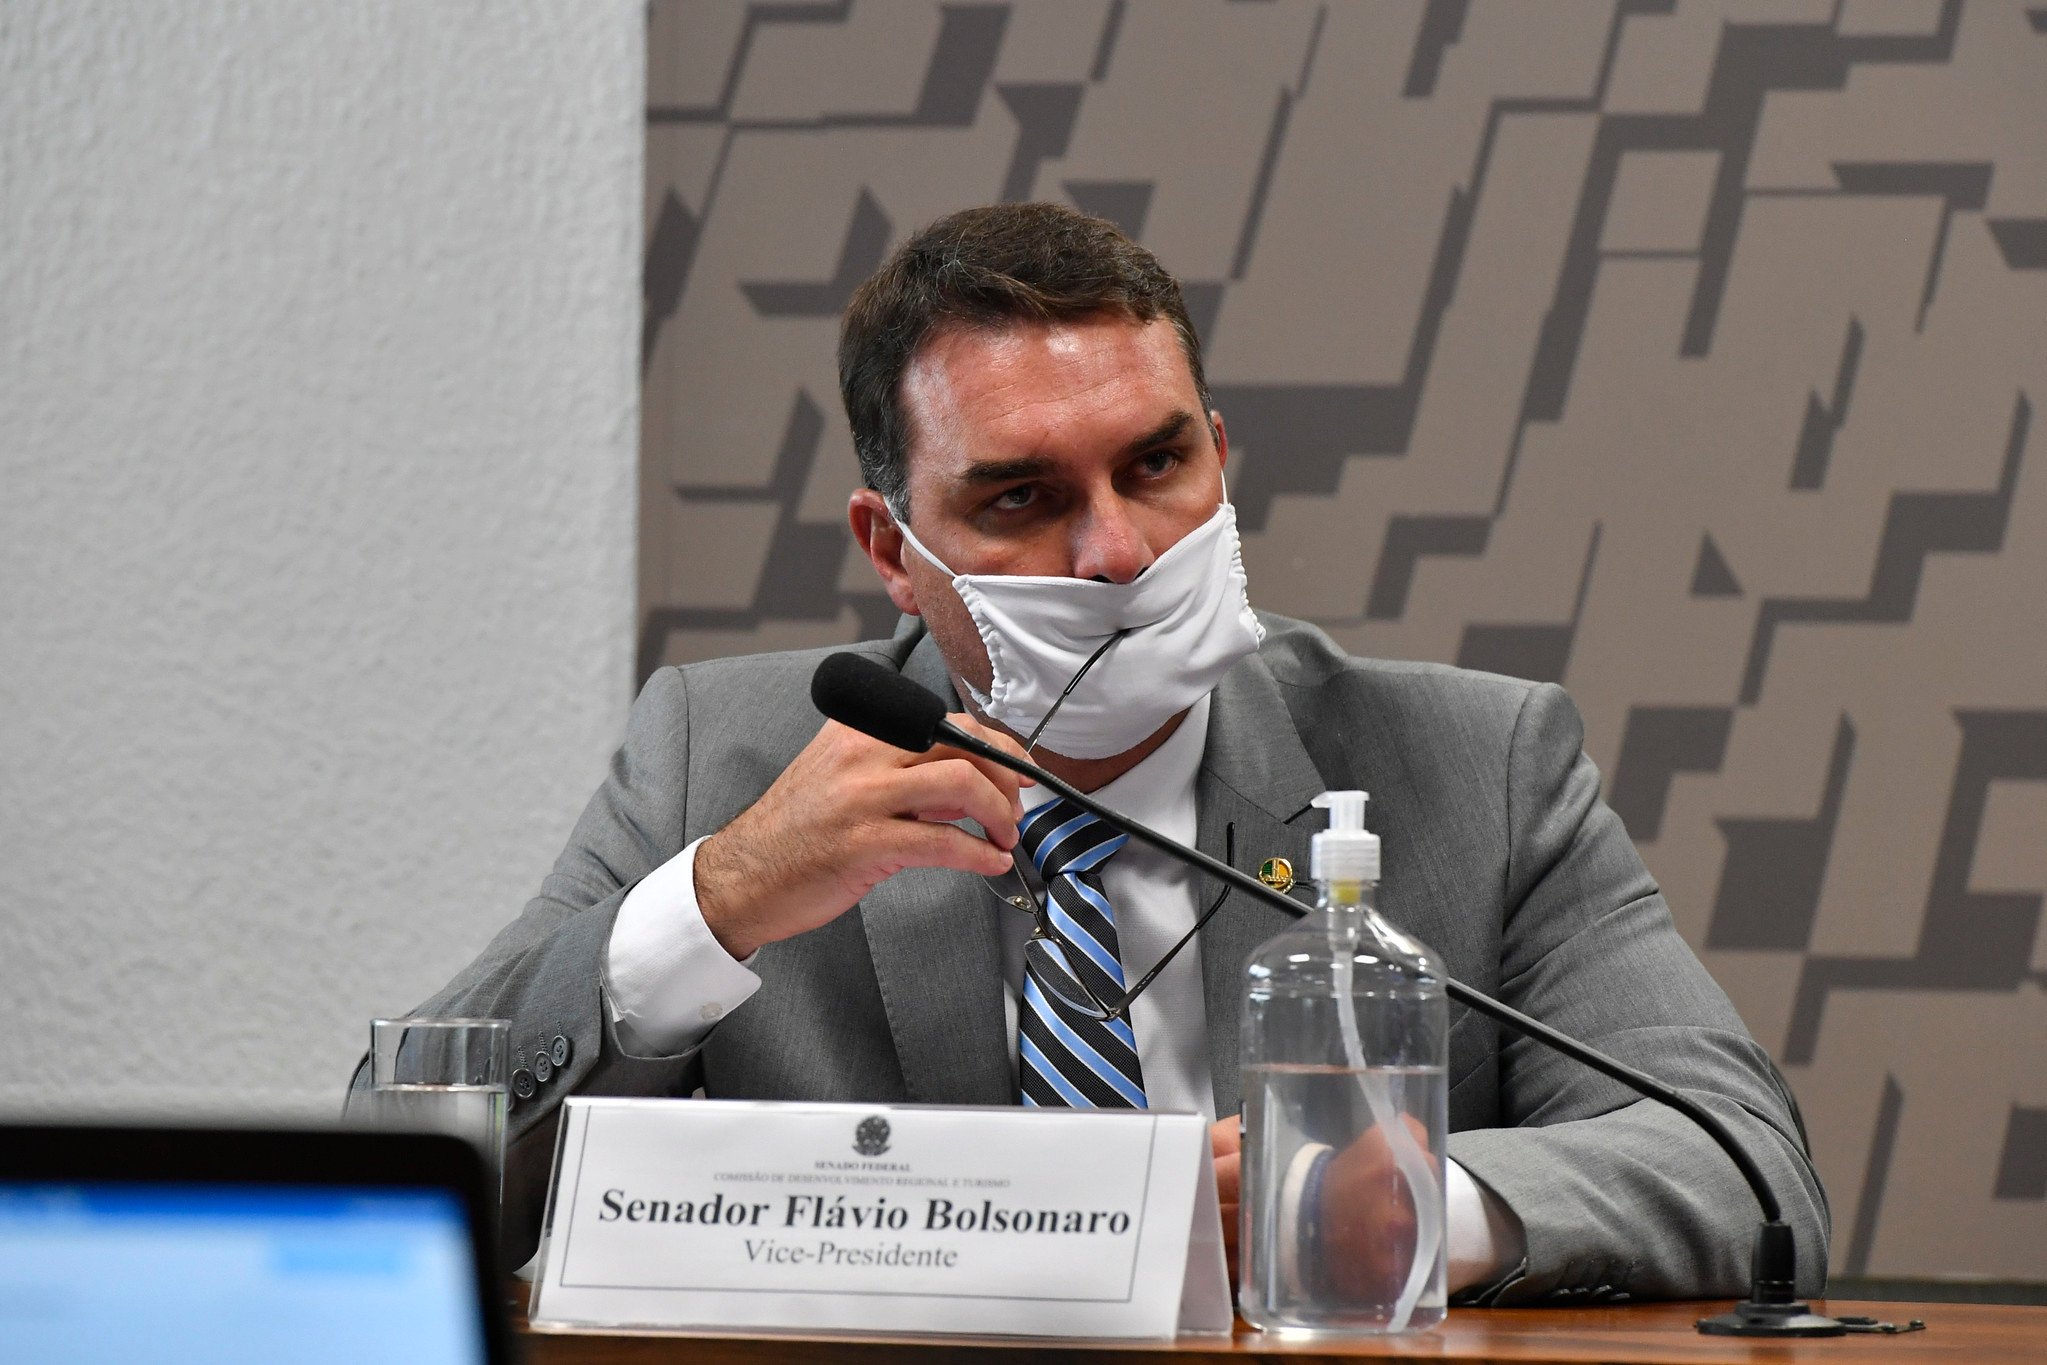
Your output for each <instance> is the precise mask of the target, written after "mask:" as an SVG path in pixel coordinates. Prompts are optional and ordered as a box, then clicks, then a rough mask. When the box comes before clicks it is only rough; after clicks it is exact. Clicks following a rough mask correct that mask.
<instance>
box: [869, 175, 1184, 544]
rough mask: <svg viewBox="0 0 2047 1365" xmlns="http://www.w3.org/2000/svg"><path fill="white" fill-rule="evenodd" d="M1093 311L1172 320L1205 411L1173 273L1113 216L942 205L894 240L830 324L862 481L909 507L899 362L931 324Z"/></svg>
mask: <svg viewBox="0 0 2047 1365" xmlns="http://www.w3.org/2000/svg"><path fill="white" fill-rule="evenodd" d="M1100 314H1109V315H1112V316H1113V315H1121V316H1124V317H1127V318H1130V319H1131V320H1132V321H1134V322H1151V321H1153V320H1154V319H1157V318H1161V317H1163V318H1165V319H1166V320H1167V321H1169V322H1171V323H1172V324H1173V330H1174V331H1175V332H1177V333H1178V334H1179V337H1180V348H1181V349H1182V350H1183V351H1185V352H1186V354H1187V366H1188V368H1189V369H1190V370H1191V371H1192V372H1193V375H1194V389H1195V392H1196V393H1198V394H1199V395H1200V396H1201V409H1202V412H1203V414H1204V415H1205V414H1206V413H1207V411H1208V409H1209V408H1210V407H1211V406H1212V404H1211V403H1210V401H1209V396H1208V380H1207V378H1206V377H1205V376H1204V375H1203V374H1202V370H1201V342H1200V340H1199V338H1197V337H1196V336H1195V335H1194V324H1193V322H1192V321H1191V320H1190V319H1189V318H1188V316H1187V305H1186V303H1185V302H1184V301H1183V300H1182V299H1181V297H1180V284H1179V281H1177V280H1175V279H1174V278H1173V277H1172V276H1171V275H1169V274H1167V273H1166V269H1165V267H1164V266H1162V265H1160V264H1159V262H1158V258H1157V257H1156V256H1154V255H1152V254H1151V253H1150V252H1149V251H1146V250H1145V249H1144V248H1143V247H1141V246H1139V245H1138V244H1137V243H1136V242H1133V241H1131V240H1130V238H1128V237H1126V236H1125V235H1124V234H1123V231H1122V229H1121V228H1118V227H1117V226H1116V225H1115V224H1114V223H1111V222H1108V221H1107V220H1105V219H1101V218H1090V217H1088V216H1087V215H1086V214H1082V213H1076V212H1075V211H1074V210H1072V209H1070V208H1067V207H1065V206H1063V205H1060V204H993V205H990V206H988V207H986V208H975V209H963V210H961V211H960V212H958V213H953V214H948V215H947V216H946V217H944V218H941V219H939V220H938V221H937V222H935V223H933V224H932V225H931V226H930V227H927V228H925V229H924V230H923V231H922V232H920V233H918V234H916V235H915V236H914V237H912V238H910V240H909V241H907V242H905V243H903V245H902V246H901V247H899V248H898V249H897V250H896V253H895V254H894V255H893V256H891V257H889V258H888V260H887V261H886V262H884V263H883V265H882V267H881V269H879V270H877V271H875V272H874V274H873V275H872V276H871V277H869V278H868V280H867V282H866V283H865V284H863V285H861V286H860V288H859V289H858V290H857V291H856V292H855V293H854V295H853V301H852V303H851V304H849V305H848V306H847V308H846V316H845V320H844V322H843V323H842V324H841V325H840V328H839V393H840V396H841V397H842V398H843V399H844V400H845V404H846V417H847V420H848V421H850V422H851V423H852V426H853V449H854V451H855V452H856V453H857V454H858V455H859V457H860V473H861V476H862V477H863V478H865V479H866V481H867V486H868V487H869V488H872V489H873V490H874V491H875V492H877V493H879V494H881V495H882V497H883V498H885V499H886V500H887V501H888V505H889V508H890V510H892V511H893V512H894V513H895V514H896V515H897V516H898V517H901V518H903V519H905V520H907V519H908V516H909V511H910V509H909V471H908V455H909V445H910V429H909V419H908V415H907V414H906V413H905V412H904V411H903V404H902V394H901V389H902V380H903V371H904V370H906V369H908V368H909V364H910V361H911V359H912V358H914V357H915V356H916V354H917V351H918V348H919V347H921V346H923V345H924V343H925V342H926V341H928V340H929V339H930V338H931V337H932V335H933V334H934V333H936V332H938V331H940V330H941V329H943V328H947V327H953V326H965V327H997V326H1001V325H1003V324H1005V323H1012V322H1059V321H1068V320H1072V319H1076V318H1086V317H1094V316H1097V315H1100Z"/></svg>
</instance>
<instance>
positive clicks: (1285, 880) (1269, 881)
mask: <svg viewBox="0 0 2047 1365" xmlns="http://www.w3.org/2000/svg"><path fill="white" fill-rule="evenodd" d="M1258 880H1259V881H1261V882H1264V883H1265V884H1266V885H1267V886H1269V887H1271V888H1272V889H1273V890H1274V891H1291V890H1293V888H1294V865H1293V864H1292V863H1290V862H1288V861H1287V860H1286V859H1284V858H1267V859H1266V860H1265V861H1264V862H1262V863H1260V864H1258Z"/></svg>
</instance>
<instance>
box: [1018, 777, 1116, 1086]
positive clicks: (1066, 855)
mask: <svg viewBox="0 0 2047 1365" xmlns="http://www.w3.org/2000/svg"><path fill="white" fill-rule="evenodd" d="M1019 833H1020V834H1021V836H1022V842H1021V844H1020V847H1021V848H1022V850H1023V851H1024V853H1026V854H1028V855H1029V857H1030V859H1031V861H1032V862H1033V863H1035V864H1036V865H1037V868H1038V874H1039V876H1040V877H1041V878H1042V879H1043V880H1044V885H1045V898H1046V909H1047V912H1048V914H1049V916H1050V918H1051V922H1052V930H1053V932H1054V933H1055V934H1056V935H1058V937H1059V938H1060V939H1061V940H1062V941H1063V943H1064V946H1065V949H1066V958H1067V961H1069V962H1070V963H1072V964H1073V969H1074V971H1075V972H1077V973H1080V974H1081V975H1082V976H1083V977H1084V978H1085V980H1086V982H1087V986H1088V988H1089V989H1090V990H1092V991H1093V992H1094V993H1095V995H1096V996H1097V997H1098V998H1099V999H1102V1000H1114V999H1116V998H1117V997H1118V996H1120V995H1122V993H1123V989H1124V987H1123V964H1122V961H1121V959H1120V958H1119V956H1118V951H1117V946H1116V913H1115V911H1114V910H1112V909H1110V907H1109V901H1108V898H1107V897H1106V896H1104V895H1103V894H1102V878H1101V867H1102V864H1103V863H1105V862H1107V861H1108V859H1109V856H1110V855H1111V854H1113V853H1115V852H1116V850H1117V849H1119V848H1121V847H1123V845H1124V843H1125V841H1126V840H1128V838H1129V837H1130V836H1128V835H1127V834H1121V833H1118V832H1117V831H1116V830H1115V829H1113V828H1111V827H1110V826H1109V825H1107V824H1105V823H1104V822H1102V821H1101V820H1098V819H1096V818H1095V817H1094V816H1092V815H1090V814H1088V813H1087V812H1086V811H1084V810H1082V809H1080V807H1078V806H1075V805H1071V804H1069V803H1068V802H1066V801H1063V800H1053V801H1047V802H1046V803H1045V804H1043V805H1041V806H1039V807H1038V808H1037V809H1035V810H1033V811H1032V812H1030V814H1028V815H1026V816H1025V817H1024V819H1023V822H1022V824H1021V825H1020V826H1019ZM1017 1053H1018V1065H1017V1072H1018V1075H1019V1077H1020V1079H1021V1083H1022V1090H1023V1103H1025V1104H1028V1105H1042V1106H1045V1107H1046V1108H1072V1109H1142V1108H1144V1107H1145V1102H1144V1073H1143V1071H1142V1070H1141V1069H1140V1068H1139V1066H1138V1062H1137V1036H1136V1035H1135V1034H1134V1033H1132V1032H1131V1031H1130V1025H1129V1023H1128V1022H1127V1021H1125V1020H1122V1019H1109V1020H1103V1019H1091V1018H1089V1017H1088V1016H1087V1015H1085V1014H1083V1013H1082V1012H1080V1011H1079V1010H1076V1009H1074V1008H1073V1007H1072V1006H1071V1005H1068V1004H1067V1003H1066V1002H1065V1001H1063V1000H1061V999H1059V997H1058V996H1057V995H1056V994H1053V993H1052V992H1049V991H1047V990H1046V989H1045V988H1044V985H1043V983H1041V982H1040V981H1039V980H1038V979H1037V972H1036V970H1035V968H1034V967H1033V966H1031V965H1029V964H1027V965H1026V967H1025V969H1024V989H1023V1005H1022V1008H1021V1009H1019V1010H1018V1012H1017Z"/></svg>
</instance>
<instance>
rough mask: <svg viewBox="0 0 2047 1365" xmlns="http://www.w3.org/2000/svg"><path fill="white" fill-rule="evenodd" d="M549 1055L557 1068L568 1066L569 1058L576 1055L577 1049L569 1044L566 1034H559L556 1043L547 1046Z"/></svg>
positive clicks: (556, 1036)
mask: <svg viewBox="0 0 2047 1365" xmlns="http://www.w3.org/2000/svg"><path fill="white" fill-rule="evenodd" d="M547 1055H548V1056H550V1057H552V1058H553V1059H554V1064H555V1065H556V1066H557V1067H564V1066H567V1065H568V1064H569V1058H570V1057H572V1056H574V1055H575V1048H574V1047H572V1046H570V1044H569V1036H568V1035H567V1034H566V1033H557V1034H556V1035H555V1036H554V1041H553V1042H552V1043H549V1044H548V1045H547Z"/></svg>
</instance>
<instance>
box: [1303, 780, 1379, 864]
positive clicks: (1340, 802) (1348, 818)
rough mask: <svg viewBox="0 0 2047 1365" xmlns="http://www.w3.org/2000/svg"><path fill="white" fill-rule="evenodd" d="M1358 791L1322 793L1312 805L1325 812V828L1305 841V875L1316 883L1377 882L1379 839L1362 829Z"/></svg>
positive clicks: (1361, 798) (1362, 806) (1362, 809)
mask: <svg viewBox="0 0 2047 1365" xmlns="http://www.w3.org/2000/svg"><path fill="white" fill-rule="evenodd" d="M1369 799H1370V798H1369V797H1368V796H1367V795H1366V794H1365V793H1364V792H1361V791H1339V792H1323V793H1322V794H1321V795H1320V796H1318V797H1316V798H1315V800H1314V804H1315V805H1317V806H1319V807H1321V808H1322V809H1324V810H1326V811H1328V812H1329V828H1328V829H1325V830H1323V831H1322V832H1321V833H1320V834H1317V835H1316V836H1315V837H1314V839H1312V840H1311V841H1310V842H1309V848H1310V850H1311V852H1310V854H1309V869H1310V872H1309V875H1311V876H1312V877H1314V879H1315V880H1316V881H1318V882H1376V881H1378V880H1379V836H1378V835H1376V834H1374V833H1372V832H1371V831H1370V830H1368V829H1366V828H1365V802H1366V801H1367V800H1369Z"/></svg>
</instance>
